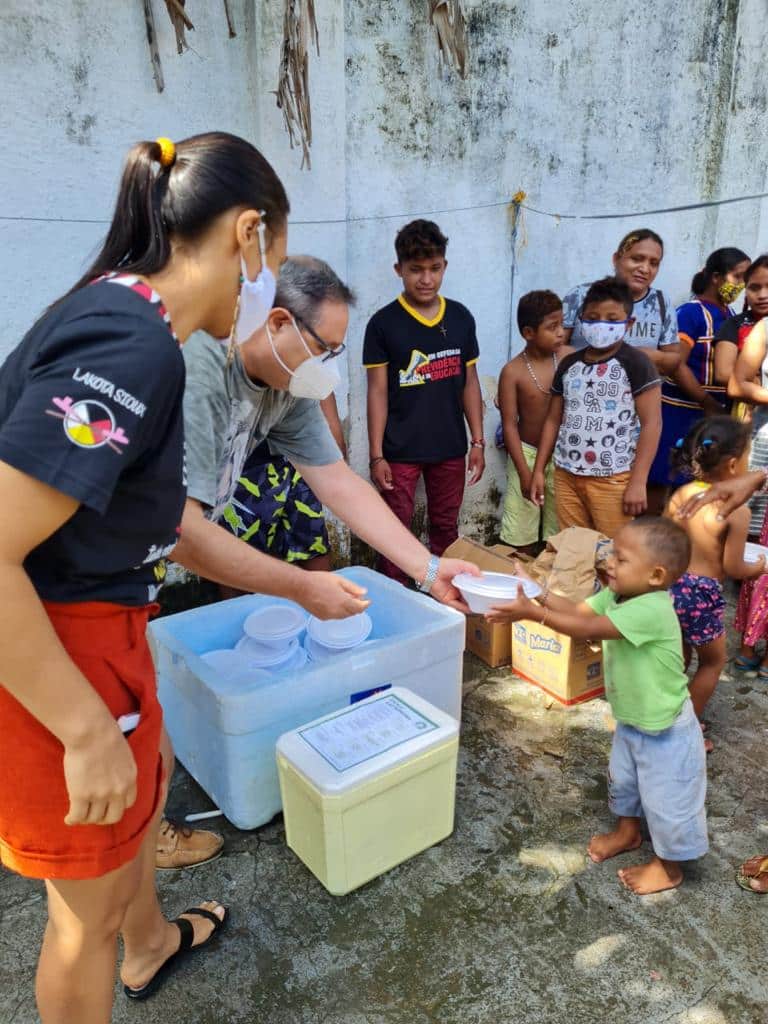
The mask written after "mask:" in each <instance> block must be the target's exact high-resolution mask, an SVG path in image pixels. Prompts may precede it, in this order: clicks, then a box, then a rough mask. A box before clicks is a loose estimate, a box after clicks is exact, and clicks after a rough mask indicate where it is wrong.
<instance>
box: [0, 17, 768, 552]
mask: <svg viewBox="0 0 768 1024" xmlns="http://www.w3.org/2000/svg"><path fill="white" fill-rule="evenodd" d="M233 7H234V14H235V18H236V21H237V24H238V37H237V39H236V40H231V41H230V40H229V39H228V38H227V33H226V25H225V23H224V19H223V14H222V13H221V11H220V10H219V8H218V7H217V5H215V4H214V5H198V10H197V12H196V15H195V23H196V26H197V31H196V33H195V39H194V45H195V51H196V52H195V53H187V54H185V55H184V56H183V57H177V56H176V54H175V44H174V38H173V31H172V28H171V26H170V23H169V21H168V19H167V18H162V17H161V18H158V20H157V26H158V33H159V45H160V50H161V54H162V58H163V70H164V73H165V76H166V91H165V93H163V95H162V97H159V96H158V95H157V93H156V91H155V88H154V83H153V81H152V76H151V69H150V65H149V57H148V54H147V52H146V42H145V38H144V32H143V23H142V17H141V11H140V5H125V4H121V5H115V10H114V11H110V18H109V21H107V20H105V19H104V18H103V16H102V15H101V13H100V9H99V7H98V5H97V4H96V3H95V0H62V2H61V3H59V4H56V5H45V6H41V7H39V8H36V9H35V11H34V13H30V8H29V5H27V4H25V3H23V2H22V0H6V2H5V3H4V4H3V5H2V8H1V9H0V68H2V70H1V71H0V76H2V77H1V78H0V81H2V85H3V95H4V103H3V104H2V107H0V131H2V132H3V137H4V138H6V139H12V140H13V145H11V146H8V147H7V148H6V150H5V153H4V160H3V163H2V166H1V167H0V217H2V216H6V217H8V216H20V215H21V216H25V217H37V218H50V222H49V223H46V222H45V220H41V221H31V222H30V221H8V220H6V221H3V220H0V272H1V273H2V279H3V281H4V283H5V288H4V291H3V308H2V312H3V321H2V322H3V325H4V326H3V330H2V333H0V353H1V352H5V351H8V350H9V349H10V348H11V347H12V346H13V345H14V344H15V343H16V341H17V340H18V339H19V338H20V337H21V334H22V333H23V330H24V329H25V328H26V326H28V324H29V323H30V322H31V320H32V319H33V318H34V316H35V315H36V314H37V313H38V312H39V311H40V309H41V308H43V307H44V306H45V304H46V303H47V302H48V301H50V299H52V298H53V297H54V296H55V295H56V294H57V293H59V292H60V291H62V290H64V289H65V288H66V287H67V286H68V285H69V284H70V283H71V281H72V280H73V279H74V278H75V277H76V276H77V274H78V272H79V271H80V268H81V266H82V264H83V262H84V260H85V259H86V257H87V255H88V253H89V252H90V251H91V250H92V249H93V248H94V246H95V245H96V243H97V242H98V240H99V238H100V236H101V235H102V234H103V231H104V225H103V224H98V223H97V224H91V223H77V221H84V222H87V221H89V220H94V219H95V220H99V219H102V220H103V219H104V218H106V216H107V215H108V211H109V208H110V204H111V202H112V198H113V194H114V188H115V184H116V181H117V177H118V173H119V167H120V162H121V160H122V157H123V154H124V152H125V150H126V148H127V146H128V145H129V144H130V143H131V142H133V141H135V140H136V139H140V138H144V137H150V138H152V137H154V136H156V135H159V134H166V135H171V136H172V137H176V138H181V137H183V136H184V135H187V134H190V133H192V132H193V131H200V130H205V129H207V128H211V127H220V128H224V129H229V130H232V131H238V132H240V133H241V134H244V135H246V136H247V137H249V138H252V139H253V140H254V141H255V142H256V144H257V145H259V146H260V147H261V148H262V149H263V150H264V151H265V153H267V155H268V156H269V158H270V159H271V160H272V161H273V163H274V164H275V166H276V167H277V169H278V170H279V172H280V174H281V175H282V176H283V179H284V181H285V182H286V186H287V188H288V191H289V193H290V196H291V200H292V205H293V214H292V218H293V223H292V227H291V243H290V248H291V249H292V250H293V251H294V252H298V251H311V252H315V253H317V254H318V255H320V256H323V257H325V258H327V259H329V260H330V262H331V263H332V264H333V265H334V266H335V267H337V269H338V270H339V271H340V272H341V273H342V274H343V275H345V276H346V277H347V278H348V279H349V281H350V283H351V284H352V286H353V287H354V288H355V290H356V291H357V293H358V296H359V301H358V306H357V310H356V312H355V314H354V316H353V318H352V323H351V326H350V332H349V342H350V356H349V360H348V363H347V373H348V380H349V394H348V396H346V395H342V396H341V406H342V415H343V416H344V417H346V419H347V422H348V424H349V434H350V442H351V446H350V447H351V459H352V463H353V465H354V466H355V467H356V468H358V469H360V470H361V471H362V472H365V469H366V464H367V454H368V452H367V439H366V434H365V381H364V374H363V371H362V369H361V368H360V351H361V345H362V335H363V330H364V327H365V323H366V321H367V319H368V317H369V316H370V314H371V313H372V312H373V310H375V309H376V308H378V307H379V306H380V305H383V304H384V303H385V302H388V301H390V300H391V298H392V297H393V296H394V294H396V290H397V280H396V278H395V276H394V274H393V272H392V262H393V258H394V252H393V247H392V242H393V238H394V234H395V232H396V230H397V229H398V228H399V227H400V226H401V225H402V224H403V223H404V222H405V221H406V220H407V219H408V218H409V217H410V216H411V215H413V216H418V215H423V214H425V213H429V212H430V211H435V210H437V211H439V210H453V209H455V208H460V209H456V210H455V212H450V213H439V214H436V215H435V219H437V220H438V221H439V223H440V225H441V227H442V228H443V230H444V231H445V232H446V234H448V236H449V238H450V245H449V253H448V255H449V270H448V275H447V277H446V282H445V291H446V294H448V295H450V296H453V297H455V298H457V299H459V300H460V301H462V302H464V303H465V304H466V305H467V306H468V307H469V308H470V309H471V310H472V312H473V313H474V315H475V317H476V319H477V324H478V336H479V340H480V345H481V353H482V354H481V360H480V372H481V377H482V378H483V380H484V388H485V396H486V402H487V406H488V411H487V422H486V435H487V437H488V438H490V437H491V436H492V433H493V428H494V426H495V422H496V419H497V416H496V413H495V411H494V410H493V407H492V401H491V399H492V392H493V384H492V383H490V384H489V383H488V382H489V381H491V382H492V381H493V380H494V379H495V377H496V376H497V375H498V372H499V370H500V368H501V366H502V364H503V362H504V360H505V358H506V353H507V346H508V343H509V337H510V331H509V313H510V309H511V308H514V304H515V303H516V300H517V298H518V297H519V296H520V295H521V294H522V293H523V292H525V291H528V290H530V289H531V288H540V287H550V288H554V289H555V290H556V291H559V292H560V293H562V292H564V291H565V290H566V289H567V288H569V287H570V286H572V285H573V284H575V283H576V282H578V281H583V280H588V279H589V278H591V277H595V276H597V275H599V274H602V273H605V272H607V271H608V270H609V269H610V255H611V253H612V252H613V250H614V248H615V245H616V242H617V240H618V238H619V237H620V236H621V235H622V234H624V232H625V231H626V230H628V229H629V228H631V227H634V226H636V220H635V219H624V220H622V219H619V220H612V221H569V220H563V221H558V220H555V219H550V218H543V217H540V216H538V215H536V214H533V213H525V214H524V216H523V223H522V225H521V227H520V232H519V243H520V245H519V251H518V252H517V254H516V272H515V295H514V296H510V294H509V280H510V274H509V268H510V262H511V260H512V258H513V254H512V249H511V242H510V231H509V220H508V217H507V212H506V210H505V208H504V206H503V205H500V206H492V205H488V204H493V203H495V202H498V203H503V202H504V201H506V200H508V199H509V198H510V197H511V196H512V195H513V194H514V193H515V192H516V191H517V190H518V189H519V188H523V189H525V190H526V192H527V193H528V194H529V201H530V204H531V205H533V206H535V207H537V208H539V209H543V210H550V211H555V212H557V211H559V212H577V213H590V212H595V213H603V212H609V213H614V212H615V213H622V212H628V211H631V210H646V209H654V208H658V207H665V206H674V205H678V204H683V203H686V202H695V201H697V200H700V199H706V198H710V197H713V198H717V197H725V196H730V195H739V194H746V193H754V192H760V191H763V190H764V189H765V188H766V170H765V168H766V153H765V139H766V137H768V114H767V113H766V104H767V103H768V78H767V76H766V75H765V54H766V53H768V28H767V27H766V20H765V9H764V0H741V2H739V0H680V3H678V4H675V5H669V4H668V3H666V2H665V0H648V3H647V4H646V5H645V7H644V9H643V13H642V17H641V18H638V17H628V16H627V9H626V6H625V5H621V4H605V3H602V2H600V0H551V2H550V3H548V4H541V3H534V2H533V0H517V2H512V0H465V11H466V16H467V30H468V38H469V44H470V65H469V75H468V77H467V78H466V80H462V79H461V78H460V77H459V76H458V75H457V74H456V73H455V72H454V71H452V70H451V69H450V68H447V67H445V66H441V64H440V62H439V59H438V54H437V46H436V43H435V40H434V33H433V30H432V29H431V28H430V26H429V24H428V19H427V13H426V12H427V5H426V3H425V2H424V0H383V2H380V3H377V4H375V5H374V4H371V3H369V2H368V0H328V2H327V3H325V4H322V5H320V9H319V11H318V14H319V17H320V19H321V20H320V35H321V55H320V58H319V59H318V58H316V57H315V56H314V55H313V56H312V60H311V67H310V80H311V89H312V102H313V129H314V134H315V142H314V146H313V157H312V163H313V170H312V172H311V173H310V174H307V173H302V172H300V171H299V163H300V158H299V156H298V154H297V152H296V151H294V152H291V151H290V149H289V147H288V144H287V140H286V138H285V135H284V132H283V129H282V125H281V121H280V115H279V112H278V111H277V110H276V108H275V104H274V96H273V95H272V90H273V89H274V87H275V81H276V72H277V62H278V58H279V40H280V31H281V13H280V10H279V5H276V4H254V3H253V2H252V0H233ZM61 218H68V219H69V220H71V221H73V222H72V223H61V222H60V220H61ZM348 218H349V219H350V221H349V222H348V223H346V221H347V219H348ZM361 218H362V219H361ZM643 220H645V221H647V222H648V223H649V224H650V226H652V227H654V228H656V229H657V230H658V231H660V233H661V234H662V236H663V237H664V239H665V241H666V252H667V255H666V259H665V262H664V265H663V268H662V272H661V275H660V278H659V283H660V284H661V285H662V286H663V287H665V288H666V289H667V291H668V292H670V294H671V296H672V297H673V299H674V300H675V301H682V300H683V299H685V298H686V297H687V288H688V284H689V281H690V278H691V275H692V272H693V270H695V269H696V267H697V266H698V265H700V263H701V262H702V259H703V258H704V257H705V256H706V254H707V252H708V251H710V250H711V249H713V248H715V247H716V246H717V245H722V244H738V245H741V246H742V247H743V248H744V249H745V250H746V251H747V252H749V253H750V254H756V253H757V252H759V251H760V250H761V249H762V248H768V204H765V203H764V204H759V203H745V204H741V205H734V206H726V207H719V208H714V209H712V210H710V211H692V212H689V213H685V214H670V215H657V216H652V217H648V218H643ZM311 221H315V222H317V221H334V222H335V223H307V222H311ZM41 267H44V268H45V274H41ZM518 345H519V339H518V338H517V336H516V331H513V348H516V347H517V346H518ZM488 461H489V471H488V475H487V479H486V480H484V481H483V483H482V484H481V485H479V487H478V488H474V489H473V490H472V492H468V495H467V500H466V506H465V526H466V528H467V530H468V531H471V532H474V533H475V535H477V536H478V537H486V536H488V535H489V533H490V530H491V526H492V521H493V515H494V512H493V510H494V509H495V508H496V507H497V506H498V501H499V494H500V492H501V491H502V490H503V470H504V460H503V458H502V456H501V455H500V454H499V453H496V452H494V451H492V450H489V451H488ZM337 536H338V537H339V538H340V540H339V543H340V544H342V546H343V544H344V540H343V533H338V534H337Z"/></svg>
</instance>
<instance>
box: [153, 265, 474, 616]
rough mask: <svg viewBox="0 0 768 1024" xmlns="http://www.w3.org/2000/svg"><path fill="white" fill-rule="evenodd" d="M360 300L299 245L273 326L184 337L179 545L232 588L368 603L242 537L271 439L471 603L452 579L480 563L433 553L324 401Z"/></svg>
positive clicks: (395, 557) (334, 500) (318, 485)
mask: <svg viewBox="0 0 768 1024" xmlns="http://www.w3.org/2000/svg"><path fill="white" fill-rule="evenodd" d="M353 301H354V298H353V295H352V293H351V292H350V290H349V288H348V287H347V286H346V285H345V284H344V283H343V282H342V281H341V280H340V279H339V278H338V276H337V275H336V274H335V273H334V271H333V270H332V269H331V267H329V266H328V264H327V263H325V262H324V261H323V260H319V259H316V258H315V257H311V256H291V257H289V258H288V259H287V260H286V261H285V262H284V264H283V266H282V267H281V270H280V275H279V278H278V285H277V295H276V299H275V306H274V308H273V309H272V310H271V311H270V313H269V316H268V317H267V320H266V322H265V323H264V325H263V327H261V328H260V329H258V330H255V331H254V332H253V333H252V334H251V336H250V337H248V338H247V339H246V340H245V341H244V342H243V343H242V344H240V345H234V346H227V347H226V348H225V347H224V346H222V345H221V344H220V343H219V342H217V341H216V340H215V339H213V338H210V337H206V336H205V335H204V334H202V333H201V334H199V335H197V336H195V337H194V338H192V339H190V341H189V343H188V344H187V345H186V346H185V349H184V359H185V362H186V367H187V380H186V391H185V398H184V423H185V432H186V439H187V467H188V488H187V504H186V509H185V512H184V519H183V529H182V539H181V542H180V543H179V545H178V547H177V548H176V550H175V551H174V554H173V557H174V559H175V560H176V561H178V562H181V563H182V564H183V565H185V566H187V567H188V568H190V569H192V570H193V571H194V572H196V573H197V574H198V575H200V576H204V577H205V578H207V579H209V580H212V581H213V582H215V583H218V584H220V585H221V586H222V587H225V588H227V590H228V591H230V590H236V591H246V592H252V591H258V592H259V593H263V594H274V595H280V596H283V597H288V598H290V599H292V600H294V601H296V602H298V603H299V604H301V605H302V606H303V607H304V608H306V609H307V611H309V612H311V613H312V614H313V615H317V616H318V617H320V618H323V619H333V618H342V617H345V616H348V615H354V614H356V613H358V612H361V611H363V610H364V609H365V608H366V607H367V606H368V601H367V600H366V599H365V592H364V591H363V590H362V589H361V588H360V587H359V586H357V585H356V584H354V583H353V582H352V581H351V580H347V579H345V578H344V577H342V576H338V575H335V574H333V573H330V572H326V571H317V572H312V573H305V572H302V571H301V569H300V568H298V565H297V564H296V559H290V560H279V559H278V558H274V557H270V555H269V554H266V553H265V551H264V547H265V546H266V545H259V544H258V543H257V544H248V545H246V544H242V543H240V541H239V540H238V537H245V535H246V534H247V535H249V536H253V535H254V532H253V526H254V523H255V519H256V518H257V517H256V516H255V510H254V508H253V507H249V508H248V509H240V508H239V505H238V502H237V499H236V494H237V487H238V484H241V485H242V486H243V487H245V488H247V486H248V481H247V477H246V476H245V475H244V467H245V466H246V465H247V464H248V463H247V460H248V459H249V457H250V456H251V455H252V454H253V453H254V452H256V451H258V450H259V448H260V446H261V445H262V444H263V443H264V442H265V441H266V442H267V443H268V447H269V450H270V452H271V453H272V454H273V455H275V456H278V457H280V458H281V459H282V460H285V461H287V463H289V464H290V465H291V467H292V468H293V469H294V470H295V471H296V472H297V473H298V474H300V476H301V477H302V478H303V481H304V484H305V485H306V486H307V487H308V488H309V489H310V490H311V491H312V492H313V494H314V496H315V497H316V498H317V499H318V500H319V501H320V503H321V504H322V505H324V506H325V507H326V508H328V509H329V510H330V511H331V512H333V513H334V515H336V516H337V517H338V518H339V519H340V520H341V521H342V522H344V523H346V524H347V525H348V526H349V527H350V529H351V530H352V531H353V532H354V533H356V534H357V535H358V536H359V537H361V538H362V539H363V540H364V541H366V543H368V544H370V545H371V546H372V547H373V548H374V549H375V550H377V551H379V552H381V553H382V554H384V555H385V557H387V558H390V559H391V560H392V561H394V562H395V563H396V564H397V565H399V566H401V567H402V569H403V571H404V572H405V573H406V574H407V575H408V576H410V578H411V579H413V580H414V581H415V582H416V583H417V585H418V586H419V587H420V588H421V589H422V590H425V591H428V592H430V593H431V594H432V595H433V596H434V597H436V598H437V599H438V600H441V601H443V602H445V603H449V604H453V605H454V606H456V607H457V608H461V610H465V606H464V605H463V603H462V602H461V599H460V596H459V594H458V593H457V591H456V590H455V588H454V587H453V585H452V583H451V579H452V578H453V576H455V575H456V574H457V573H458V572H464V571H469V572H475V571H476V570H475V568H474V566H469V565H468V563H466V562H463V561H457V560H455V559H447V558H440V559H439V558H436V557H434V556H431V555H430V553H429V552H428V551H427V549H426V548H425V547H424V546H423V545H422V544H421V543H420V541H418V540H417V539H416V538H415V537H414V536H413V534H412V533H411V532H410V531H409V530H407V529H406V528H405V527H404V526H403V525H402V524H401V523H400V521H399V520H398V519H397V518H396V517H395V516H394V514H393V513H392V512H391V511H390V510H389V508H388V507H387V506H386V505H385V503H384V501H383V500H382V499H381V497H380V496H379V494H378V493H377V492H376V491H375V490H374V489H373V488H372V487H371V486H370V484H369V483H368V482H367V481H365V480H363V479H362V478H361V477H360V476H358V474H357V473H355V472H353V470H352V469H351V468H350V467H349V466H348V465H347V463H346V462H345V461H344V459H343V458H342V455H341V452H340V451H339V447H338V445H337V444H336V442H335V440H334V438H333V436H332V434H331V431H330V428H329V426H328V422H327V421H326V418H325V416H324V415H323V412H322V409H321V407H320V403H321V402H322V401H323V400H325V399H326V398H328V397H329V396H330V395H332V394H333V391H334V389H335V388H336V387H337V385H338V383H339V382H340V379H341V378H340V374H339V372H338V369H337V366H338V364H339V362H340V360H339V359H338V356H340V355H341V353H342V352H343V351H344V348H345V345H344V339H345V336H346V331H347V324H348V319H349V309H348V307H349V305H350V304H351V303H352V302H353ZM258 490H259V495H258V496H255V497H256V498H258V499H259V500H260V499H261V498H262V497H263V498H264V499H265V502H266V503H267V508H268V496H266V495H262V489H261V487H259V488H258ZM280 496H281V499H282V498H285V502H284V503H283V505H284V510H285V517H286V518H285V519H284V521H283V522H282V524H281V528H289V527H290V526H291V519H292V517H293V524H294V525H295V524H296V518H295V515H294V513H295V509H291V507H287V506H288V503H289V502H290V500H291V492H290V491H289V490H288V488H287V485H286V488H283V489H282V491H281V495H280ZM233 498H234V499H235V500H234V501H233ZM257 507H259V506H257ZM241 511H242V512H243V514H242V515H241V514H240V513H241ZM260 511H263V506H262V507H261V509H260ZM258 518H261V514H259V516H258ZM222 527H225V528H224V529H222ZM288 532H290V530H288ZM269 550H271V548H270V549H269Z"/></svg>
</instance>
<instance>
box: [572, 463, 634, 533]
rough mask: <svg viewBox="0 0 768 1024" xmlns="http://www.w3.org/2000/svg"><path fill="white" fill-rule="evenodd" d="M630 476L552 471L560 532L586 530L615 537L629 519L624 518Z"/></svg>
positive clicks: (630, 517) (623, 474)
mask: <svg viewBox="0 0 768 1024" xmlns="http://www.w3.org/2000/svg"><path fill="white" fill-rule="evenodd" d="M628 483H629V473H617V474H616V475H615V476H577V475H576V474H575V473H568V472H567V471H566V470H564V469H560V468H559V467H558V466H556V467H555V510H556V512H557V521H558V524H559V526H560V529H561V530H565V529H566V528H567V527H568V526H586V527H587V528H588V529H590V530H598V531H599V532H600V533H604V534H605V535H606V537H614V536H615V535H616V534H617V533H618V532H619V530H620V529H621V528H622V526H625V525H626V524H627V523H628V522H629V521H630V520H631V519H632V516H628V515H625V514H624V504H623V502H624V491H625V490H626V487H627V484H628Z"/></svg>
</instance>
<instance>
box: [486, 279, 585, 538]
mask: <svg viewBox="0 0 768 1024" xmlns="http://www.w3.org/2000/svg"><path fill="white" fill-rule="evenodd" d="M517 326H518V329H519V331H520V333H521V334H522V336H523V338H524V340H525V348H524V349H523V351H522V352H521V353H520V354H519V355H516V356H515V358H514V359H511V360H510V361H509V362H508V363H507V365H506V366H505V367H504V368H503V370H502V371H501V374H500V376H499V396H498V406H499V412H500V413H501V426H502V431H503V435H504V447H505V448H506V450H507V456H508V457H507V493H506V496H505V498H504V511H503V513H502V517H501V531H500V532H501V539H502V541H503V542H504V543H505V544H511V545H512V547H515V548H518V549H519V550H521V551H524V552H526V554H530V555H533V554H535V553H536V549H537V547H538V542H539V540H540V539H542V540H546V539H547V537H550V536H551V535H552V534H553V533H557V516H556V514H555V485H554V466H553V465H552V463H551V462H550V463H549V464H548V465H547V467H546V470H545V481H546V488H545V496H544V506H543V508H541V509H539V507H538V506H537V505H534V504H533V502H531V501H530V499H529V498H528V495H529V493H530V489H531V482H532V470H533V466H534V463H535V462H536V449H537V446H538V443H539V438H540V437H541V428H542V426H543V424H544V421H545V419H546V417H547V411H548V409H549V403H550V398H551V388H552V379H553V377H554V375H555V371H556V370H557V367H558V365H559V363H560V360H561V359H562V358H563V357H564V356H566V355H568V353H569V352H572V351H573V350H572V349H570V348H565V347H564V345H563V338H564V330H563V304H562V302H561V301H560V299H559V298H558V296H557V295H555V293H554V292H549V291H538V292H528V294H527V295H523V297H522V298H521V299H520V302H519V303H518V304H517Z"/></svg>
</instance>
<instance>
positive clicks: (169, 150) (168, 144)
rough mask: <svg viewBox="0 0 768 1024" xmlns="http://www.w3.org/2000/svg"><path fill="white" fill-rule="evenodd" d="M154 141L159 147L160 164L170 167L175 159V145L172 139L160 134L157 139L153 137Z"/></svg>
mask: <svg viewBox="0 0 768 1024" xmlns="http://www.w3.org/2000/svg"><path fill="white" fill-rule="evenodd" d="M155 142H156V143H157V145H158V146H159V147H160V165H161V166H162V167H172V166H173V163H174V161H175V160H176V145H175V143H174V142H173V140H172V139H167V138H166V137H165V136H164V135H161V136H160V138H159V139H155Z"/></svg>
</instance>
